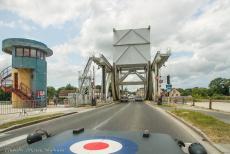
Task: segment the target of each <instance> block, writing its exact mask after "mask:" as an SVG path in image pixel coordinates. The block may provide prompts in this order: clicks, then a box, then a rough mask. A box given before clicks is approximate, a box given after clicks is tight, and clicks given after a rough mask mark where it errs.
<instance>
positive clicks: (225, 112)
mask: <svg viewBox="0 0 230 154" xmlns="http://www.w3.org/2000/svg"><path fill="white" fill-rule="evenodd" d="M188 106H190V107H194V108H198V109H203V110H207V111H214V112H221V113H224V114H230V112H227V111H222V110H218V109H209V108H205V107H201V106H196V105H195V106H191V105H188Z"/></svg>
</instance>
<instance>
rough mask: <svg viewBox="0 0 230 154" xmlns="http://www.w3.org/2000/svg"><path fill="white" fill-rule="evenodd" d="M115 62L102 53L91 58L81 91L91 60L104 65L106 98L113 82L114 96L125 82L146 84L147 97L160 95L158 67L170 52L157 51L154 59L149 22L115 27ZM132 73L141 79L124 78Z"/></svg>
mask: <svg viewBox="0 0 230 154" xmlns="http://www.w3.org/2000/svg"><path fill="white" fill-rule="evenodd" d="M113 48H114V49H113V51H111V52H112V53H113V63H112V64H110V63H109V61H108V60H107V59H106V57H105V56H103V55H102V54H101V55H100V56H99V57H95V56H92V57H90V58H89V60H88V62H87V65H86V67H85V69H84V71H83V74H82V75H81V80H80V81H81V82H80V94H81V95H84V91H85V87H86V86H85V83H86V81H87V78H88V76H87V74H88V72H89V69H90V66H91V64H92V62H94V63H96V64H97V65H98V66H100V67H101V68H102V93H103V97H104V99H106V98H107V95H108V89H109V84H110V83H111V86H112V97H113V100H119V99H120V97H121V94H120V89H121V87H122V86H123V85H143V87H144V93H145V94H144V96H145V99H146V100H153V99H156V98H157V97H158V96H159V92H160V90H159V88H160V87H159V79H160V78H159V69H160V68H161V67H162V66H163V65H164V63H165V62H166V61H167V59H168V58H169V56H170V52H168V53H164V54H162V53H161V52H160V51H158V52H157V53H156V55H155V57H154V58H153V61H151V53H150V50H151V40H150V26H149V27H147V28H140V29H124V30H117V29H115V28H114V29H113ZM129 75H136V76H137V77H138V78H139V81H125V79H126V78H127V77H128V76H129Z"/></svg>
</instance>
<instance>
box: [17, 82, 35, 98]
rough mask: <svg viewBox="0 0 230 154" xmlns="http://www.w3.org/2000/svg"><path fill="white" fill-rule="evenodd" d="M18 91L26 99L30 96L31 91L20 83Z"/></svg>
mask: <svg viewBox="0 0 230 154" xmlns="http://www.w3.org/2000/svg"><path fill="white" fill-rule="evenodd" d="M19 90H20V91H21V92H22V93H23V94H25V95H26V96H28V97H31V96H32V90H31V89H30V88H29V87H28V86H26V85H25V84H24V83H22V82H21V83H20V85H19Z"/></svg>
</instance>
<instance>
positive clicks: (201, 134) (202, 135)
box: [166, 111, 224, 153]
mask: <svg viewBox="0 0 230 154" xmlns="http://www.w3.org/2000/svg"><path fill="white" fill-rule="evenodd" d="M166 113H168V114H170V115H171V116H173V117H174V118H176V119H177V120H179V121H180V122H182V123H183V124H185V125H186V126H188V127H189V128H191V129H192V130H193V131H195V132H196V133H198V134H199V135H200V136H201V137H202V138H204V139H205V140H206V141H208V142H209V143H210V144H211V145H212V146H213V147H214V148H215V149H216V150H217V151H219V152H221V153H224V152H223V151H221V150H220V149H219V148H218V147H217V146H216V145H215V144H214V143H213V142H212V141H211V139H210V138H209V137H208V136H207V135H206V134H204V133H203V132H202V131H201V130H200V129H198V128H196V127H195V126H193V125H192V124H190V123H188V122H186V121H185V120H184V119H182V118H180V117H178V116H177V115H175V114H173V113H171V112H169V111H166Z"/></svg>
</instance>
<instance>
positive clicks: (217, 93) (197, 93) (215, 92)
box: [177, 78, 230, 100]
mask: <svg viewBox="0 0 230 154" xmlns="http://www.w3.org/2000/svg"><path fill="white" fill-rule="evenodd" d="M177 90H178V91H179V92H180V93H181V96H189V95H192V96H193V97H194V98H195V99H207V98H210V97H211V98H213V99H222V100H229V99H230V97H227V96H229V95H230V79H225V78H216V79H214V80H212V81H211V82H210V84H209V88H201V87H195V88H190V89H182V88H178V89H177Z"/></svg>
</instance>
